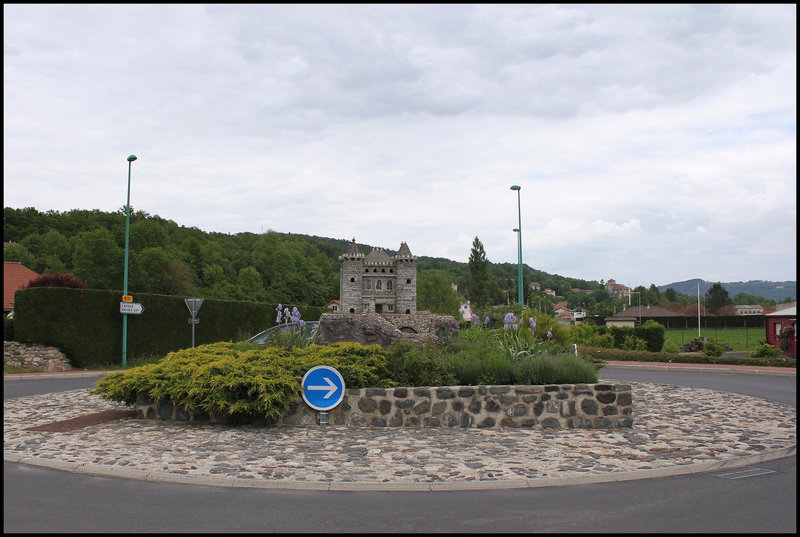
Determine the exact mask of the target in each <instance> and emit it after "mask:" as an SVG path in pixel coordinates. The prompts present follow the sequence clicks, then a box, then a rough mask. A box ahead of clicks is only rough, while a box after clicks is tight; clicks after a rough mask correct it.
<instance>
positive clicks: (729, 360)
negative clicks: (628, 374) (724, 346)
mask: <svg viewBox="0 0 800 537" xmlns="http://www.w3.org/2000/svg"><path fill="white" fill-rule="evenodd" d="M578 351H579V352H581V353H583V354H586V355H588V356H592V357H593V358H600V359H602V360H605V361H617V362H673V363H682V364H725V365H760V366H765V367H797V359H796V358H786V359H785V360H784V359H783V358H780V357H778V358H737V357H735V356H719V357H716V358H714V357H711V356H706V355H704V354H673V353H670V352H647V351H625V350H622V349H605V348H600V347H584V346H581V345H578Z"/></svg>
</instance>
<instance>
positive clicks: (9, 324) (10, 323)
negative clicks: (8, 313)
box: [3, 317, 14, 341]
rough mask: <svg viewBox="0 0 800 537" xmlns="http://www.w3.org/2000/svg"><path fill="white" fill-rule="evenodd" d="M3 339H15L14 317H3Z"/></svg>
mask: <svg viewBox="0 0 800 537" xmlns="http://www.w3.org/2000/svg"><path fill="white" fill-rule="evenodd" d="M3 341H14V319H6V318H5V317H3Z"/></svg>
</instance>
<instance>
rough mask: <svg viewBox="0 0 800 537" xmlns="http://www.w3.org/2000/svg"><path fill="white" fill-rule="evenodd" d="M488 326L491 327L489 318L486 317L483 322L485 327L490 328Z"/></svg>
mask: <svg viewBox="0 0 800 537" xmlns="http://www.w3.org/2000/svg"><path fill="white" fill-rule="evenodd" d="M488 325H489V317H486V318H485V319H484V320H483V326H488Z"/></svg>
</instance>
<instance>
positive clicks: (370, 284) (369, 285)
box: [364, 280, 372, 289]
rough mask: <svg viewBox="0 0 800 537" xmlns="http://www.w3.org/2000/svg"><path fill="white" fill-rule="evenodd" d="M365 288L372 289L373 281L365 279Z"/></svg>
mask: <svg viewBox="0 0 800 537" xmlns="http://www.w3.org/2000/svg"><path fill="white" fill-rule="evenodd" d="M364 289H372V282H370V281H369V280H364Z"/></svg>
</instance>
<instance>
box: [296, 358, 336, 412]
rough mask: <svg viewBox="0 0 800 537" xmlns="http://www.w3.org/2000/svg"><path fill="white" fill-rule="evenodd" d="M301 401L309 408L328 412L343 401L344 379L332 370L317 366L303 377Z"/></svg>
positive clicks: (324, 366) (325, 366)
mask: <svg viewBox="0 0 800 537" xmlns="http://www.w3.org/2000/svg"><path fill="white" fill-rule="evenodd" d="M302 386H303V399H304V400H305V402H306V403H307V404H308V406H310V407H311V408H313V409H315V410H319V411H322V412H325V411H328V410H330V409H332V408H334V407H336V405H338V404H339V403H341V402H342V399H344V379H343V378H342V375H341V374H339V372H338V371H336V370H335V369H334V368H332V367H330V366H327V365H318V366H316V367H312V368H311V369H309V370H308V371H307V372H306V374H305V375H304V376H303V382H302Z"/></svg>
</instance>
